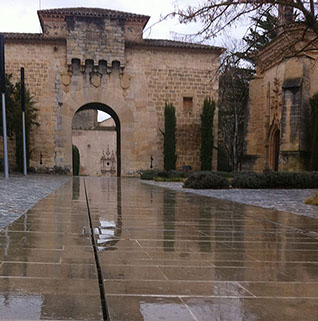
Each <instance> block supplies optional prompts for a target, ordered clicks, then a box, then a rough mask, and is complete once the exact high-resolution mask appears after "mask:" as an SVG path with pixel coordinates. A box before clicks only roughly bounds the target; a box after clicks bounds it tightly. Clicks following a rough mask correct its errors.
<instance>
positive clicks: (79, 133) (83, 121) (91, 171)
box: [72, 103, 121, 177]
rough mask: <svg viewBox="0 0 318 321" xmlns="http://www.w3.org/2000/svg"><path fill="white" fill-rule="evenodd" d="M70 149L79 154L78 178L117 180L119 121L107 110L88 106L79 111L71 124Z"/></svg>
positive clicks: (95, 105) (118, 171) (94, 105)
mask: <svg viewBox="0 0 318 321" xmlns="http://www.w3.org/2000/svg"><path fill="white" fill-rule="evenodd" d="M72 145H73V146H72V150H75V148H74V146H75V147H76V148H77V149H78V151H79V165H78V167H79V170H78V175H82V176H118V177H119V176H120V173H121V149H120V121H119V117H118V115H117V114H116V112H115V111H114V110H113V109H112V108H111V107H109V106H107V105H104V104H100V103H91V104H86V105H84V106H82V107H81V108H79V109H78V110H77V112H76V113H75V114H74V116H73V120H72ZM73 159H76V158H74V157H73ZM75 167H76V164H74V163H73V173H74V174H76V171H74V169H75Z"/></svg>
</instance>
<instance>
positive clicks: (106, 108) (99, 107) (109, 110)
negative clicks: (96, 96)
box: [76, 103, 121, 177]
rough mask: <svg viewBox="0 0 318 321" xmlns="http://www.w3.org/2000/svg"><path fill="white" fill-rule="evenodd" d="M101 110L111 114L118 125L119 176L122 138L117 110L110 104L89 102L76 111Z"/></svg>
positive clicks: (118, 172) (118, 171) (117, 152)
mask: <svg viewBox="0 0 318 321" xmlns="http://www.w3.org/2000/svg"><path fill="white" fill-rule="evenodd" d="M90 109H93V110H100V111H103V112H105V113H107V114H108V115H110V116H111V117H112V118H113V119H114V122H115V125H116V128H115V129H116V145H117V151H116V157H117V176H118V177H120V173H121V144H120V142H121V140H120V120H119V117H118V115H117V114H116V112H115V111H114V110H113V109H112V108H111V107H109V106H107V105H105V104H102V103H89V104H85V105H83V106H82V107H81V108H79V109H78V110H77V111H76V112H77V113H78V112H80V111H83V110H90Z"/></svg>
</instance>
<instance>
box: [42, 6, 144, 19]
mask: <svg viewBox="0 0 318 321" xmlns="http://www.w3.org/2000/svg"><path fill="white" fill-rule="evenodd" d="M41 14H44V15H62V16H65V15H72V16H84V17H108V18H133V19H145V20H147V21H148V20H149V18H150V17H149V16H146V15H141V14H135V13H130V12H123V11H117V10H109V9H101V8H83V7H78V8H58V9H47V10H39V11H38V15H41Z"/></svg>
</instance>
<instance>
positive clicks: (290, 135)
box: [242, 15, 318, 171]
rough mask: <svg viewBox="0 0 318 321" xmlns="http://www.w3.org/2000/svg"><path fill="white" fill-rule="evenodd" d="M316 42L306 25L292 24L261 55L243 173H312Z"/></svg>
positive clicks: (317, 87)
mask: <svg viewBox="0 0 318 321" xmlns="http://www.w3.org/2000/svg"><path fill="white" fill-rule="evenodd" d="M289 16H291V17H292V15H289ZM289 22H290V21H289ZM315 38H316V35H314V34H313V33H312V32H310V31H309V30H306V27H305V26H304V25H302V24H301V23H292V24H289V25H288V27H286V28H285V29H284V30H281V31H280V33H279V35H278V36H277V37H276V38H275V39H274V40H273V41H271V42H270V43H269V44H268V45H266V46H265V47H264V48H262V49H261V50H260V51H259V52H258V53H257V55H256V57H255V58H256V67H257V68H256V76H255V77H254V79H252V80H251V82H250V102H249V113H248V117H247V123H246V129H247V132H246V137H245V146H244V158H243V166H242V167H243V169H245V170H255V171H263V170H265V171H266V170H274V171H276V170H280V171H302V170H310V156H311V142H310V141H311V137H310V135H311V108H310V105H309V99H310V97H312V96H313V95H314V94H315V93H317V92H318V81H317V80H318V64H317V58H318V42H317V41H316V40H315V41H313V40H314V39H315Z"/></svg>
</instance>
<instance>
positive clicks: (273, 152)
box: [269, 127, 280, 172]
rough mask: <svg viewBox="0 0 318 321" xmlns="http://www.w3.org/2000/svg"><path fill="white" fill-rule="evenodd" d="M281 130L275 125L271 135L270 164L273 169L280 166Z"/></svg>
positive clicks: (275, 169) (276, 169)
mask: <svg viewBox="0 0 318 321" xmlns="http://www.w3.org/2000/svg"><path fill="white" fill-rule="evenodd" d="M279 150H280V130H279V128H278V127H274V128H273V129H272V130H271V133H270V137H269V166H270V169H271V170H273V171H275V172H276V171H278V168H279Z"/></svg>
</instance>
